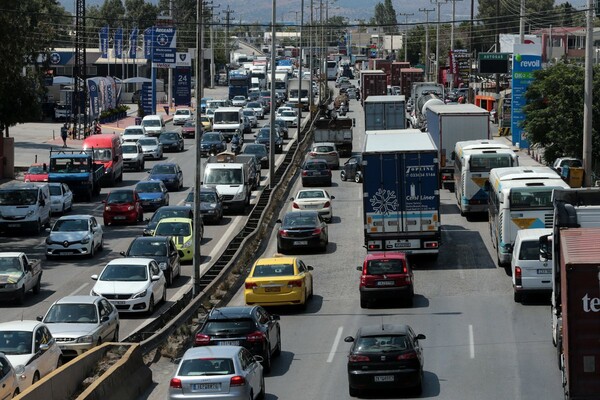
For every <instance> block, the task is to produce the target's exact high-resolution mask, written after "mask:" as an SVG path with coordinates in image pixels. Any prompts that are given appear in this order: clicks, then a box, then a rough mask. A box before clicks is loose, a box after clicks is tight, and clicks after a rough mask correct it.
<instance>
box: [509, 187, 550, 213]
mask: <svg viewBox="0 0 600 400" xmlns="http://www.w3.org/2000/svg"><path fill="white" fill-rule="evenodd" d="M552 189H554V188H551V187H542V188H529V187H527V188H515V189H512V190H511V191H510V209H511V210H522V209H529V208H552V207H553V206H552Z"/></svg>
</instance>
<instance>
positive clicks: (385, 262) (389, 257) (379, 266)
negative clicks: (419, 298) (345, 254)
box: [356, 252, 415, 308]
mask: <svg viewBox="0 0 600 400" xmlns="http://www.w3.org/2000/svg"><path fill="white" fill-rule="evenodd" d="M356 269H358V270H359V271H361V272H362V275H361V277H360V307H361V308H368V307H369V305H370V304H371V302H373V301H376V300H383V299H385V300H388V301H394V300H404V301H405V302H406V303H407V305H408V306H409V307H412V304H413V297H414V295H415V291H414V287H413V272H412V269H411V267H410V264H409V262H408V259H407V257H406V254H405V253H400V252H398V253H394V252H376V253H369V254H367V256H366V257H365V261H364V262H363V265H362V266H360V267H357V268H356Z"/></svg>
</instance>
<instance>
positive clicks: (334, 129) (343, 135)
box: [314, 118, 355, 157]
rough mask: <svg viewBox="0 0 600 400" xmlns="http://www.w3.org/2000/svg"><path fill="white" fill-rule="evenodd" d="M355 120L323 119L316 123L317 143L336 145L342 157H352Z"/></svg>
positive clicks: (315, 137) (315, 139)
mask: <svg viewBox="0 0 600 400" xmlns="http://www.w3.org/2000/svg"><path fill="white" fill-rule="evenodd" d="M353 126H355V123H354V119H350V118H335V119H326V118H321V119H318V120H316V121H315V132H314V134H315V136H314V141H315V143H320V142H331V143H335V146H336V148H337V149H338V151H339V152H340V155H344V156H348V157H349V156H351V155H352V133H353V132H352V127H353Z"/></svg>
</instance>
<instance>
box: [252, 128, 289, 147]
mask: <svg viewBox="0 0 600 400" xmlns="http://www.w3.org/2000/svg"><path fill="white" fill-rule="evenodd" d="M269 132H271V127H270V126H267V127H264V128H261V129H260V131H258V134H257V135H256V139H255V140H254V143H257V144H264V145H265V146H267V150H268V149H269V145H270V141H271V139H270V137H269ZM273 142H274V143H275V153H276V154H279V153H281V152H282V151H283V137H281V135H279V130H278V129H275V130H274V131H273Z"/></svg>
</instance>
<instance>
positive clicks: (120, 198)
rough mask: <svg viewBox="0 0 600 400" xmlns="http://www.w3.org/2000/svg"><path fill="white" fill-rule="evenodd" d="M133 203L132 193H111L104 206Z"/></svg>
mask: <svg viewBox="0 0 600 400" xmlns="http://www.w3.org/2000/svg"><path fill="white" fill-rule="evenodd" d="M131 202H133V192H112V193H110V194H109V195H108V197H107V198H106V204H122V203H131Z"/></svg>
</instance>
